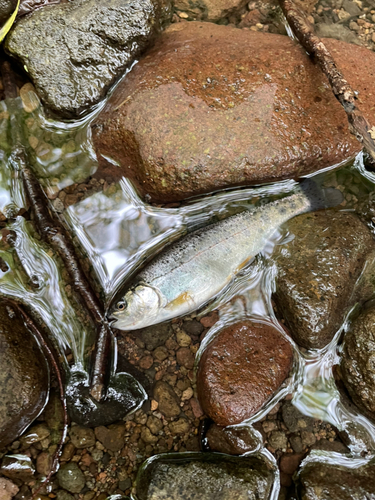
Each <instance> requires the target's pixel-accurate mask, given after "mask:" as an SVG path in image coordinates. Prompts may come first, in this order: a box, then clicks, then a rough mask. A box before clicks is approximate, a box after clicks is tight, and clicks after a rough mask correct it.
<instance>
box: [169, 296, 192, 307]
mask: <svg viewBox="0 0 375 500" xmlns="http://www.w3.org/2000/svg"><path fill="white" fill-rule="evenodd" d="M186 302H190V303H191V304H192V305H195V301H194V299H193V297H192V296H191V295H190V294H189V292H182V293H181V294H180V295H179V296H178V297H176V298H175V299H173V300H172V301H171V302H169V304H168V305H167V306H166V309H174V308H175V307H180V306H182V305H184V304H186Z"/></svg>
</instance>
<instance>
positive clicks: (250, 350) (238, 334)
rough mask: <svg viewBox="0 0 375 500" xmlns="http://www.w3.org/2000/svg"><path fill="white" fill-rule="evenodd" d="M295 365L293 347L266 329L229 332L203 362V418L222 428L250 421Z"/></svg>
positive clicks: (252, 325) (259, 325)
mask: <svg viewBox="0 0 375 500" xmlns="http://www.w3.org/2000/svg"><path fill="white" fill-rule="evenodd" d="M292 361H293V349H292V347H291V344H290V343H289V342H288V341H287V340H286V339H285V338H284V337H283V335H282V334H281V333H280V332H279V330H277V329H276V328H275V327H274V326H272V325H270V324H268V323H263V322H251V321H244V322H241V323H236V324H234V325H232V326H230V327H227V328H225V329H224V330H222V331H221V333H220V334H219V336H218V337H217V338H216V339H215V340H213V341H212V342H211V343H210V344H209V345H208V347H207V348H206V350H205V351H204V353H203V355H202V357H201V360H200V362H199V367H198V373H197V389H198V397H199V401H200V404H201V406H202V409H203V411H204V413H205V414H206V415H208V416H209V417H211V418H212V420H213V421H214V422H215V423H217V424H218V425H224V426H227V425H233V424H238V423H240V422H242V421H243V420H245V419H247V418H250V417H251V416H252V415H254V414H255V413H256V412H257V411H258V410H260V408H262V406H263V405H264V404H265V403H266V402H267V401H268V400H269V399H270V397H271V396H272V395H273V394H274V393H275V392H276V391H277V390H278V388H279V387H280V386H281V384H282V382H283V381H284V380H285V378H286V377H287V376H288V374H289V372H290V369H291V366H292Z"/></svg>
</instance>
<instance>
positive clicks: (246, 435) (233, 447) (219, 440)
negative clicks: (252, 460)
mask: <svg viewBox="0 0 375 500" xmlns="http://www.w3.org/2000/svg"><path fill="white" fill-rule="evenodd" d="M206 440H207V444H208V446H209V448H210V450H211V451H218V452H220V453H226V454H227V455H243V454H244V453H247V452H250V451H255V450H256V449H257V447H258V446H259V437H258V436H256V435H255V433H254V432H251V429H250V428H247V427H232V428H230V427H227V428H225V427H220V426H219V425H216V424H213V425H212V426H211V427H210V428H209V429H208V431H207V434H206Z"/></svg>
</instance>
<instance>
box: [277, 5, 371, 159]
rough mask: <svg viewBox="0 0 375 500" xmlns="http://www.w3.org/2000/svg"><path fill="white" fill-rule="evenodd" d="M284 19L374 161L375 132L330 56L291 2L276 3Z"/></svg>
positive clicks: (309, 24) (304, 16)
mask: <svg viewBox="0 0 375 500" xmlns="http://www.w3.org/2000/svg"><path fill="white" fill-rule="evenodd" d="M279 3H280V6H281V8H282V10H283V12H284V14H285V17H286V19H287V21H288V23H289V25H290V27H291V28H292V31H293V33H294V34H295V35H296V37H297V38H298V40H299V42H300V43H301V45H302V46H303V47H304V48H305V49H306V50H307V52H308V53H309V54H310V55H311V56H312V57H313V58H314V60H315V61H316V62H317V63H318V64H319V66H320V68H321V70H322V71H323V73H324V74H325V75H326V77H327V78H328V81H329V83H330V85H331V87H332V91H333V93H334V95H335V97H336V99H337V100H338V101H339V103H340V104H341V105H342V107H343V108H344V110H345V112H346V114H347V117H348V121H349V125H350V126H349V129H350V131H351V133H352V134H353V135H355V137H356V138H357V139H358V140H359V141H360V142H361V143H363V146H364V148H365V149H366V151H367V152H368V153H369V154H370V156H371V157H372V159H373V161H375V141H374V139H373V136H374V138H375V128H372V127H371V125H370V124H369V123H368V121H367V120H366V118H365V117H364V116H363V114H362V112H361V111H360V109H359V108H358V106H357V104H356V100H357V98H356V95H355V93H354V91H353V89H352V88H351V86H350V85H349V83H348V82H347V81H346V80H345V78H344V77H343V75H342V73H341V71H340V70H339V69H338V67H337V65H336V63H335V60H334V59H333V57H332V55H331V53H330V52H329V50H328V49H327V47H326V46H325V45H324V43H323V42H322V40H321V39H320V38H319V37H318V36H317V35H316V34H315V32H314V28H313V27H312V25H311V23H310V22H309V21H308V19H307V17H306V14H305V13H304V12H303V11H302V10H301V9H300V8H299V7H297V6H296V5H295V3H294V2H293V0H279Z"/></svg>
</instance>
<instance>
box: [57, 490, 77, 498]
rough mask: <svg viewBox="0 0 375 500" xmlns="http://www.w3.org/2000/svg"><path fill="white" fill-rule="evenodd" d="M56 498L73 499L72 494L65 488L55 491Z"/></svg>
mask: <svg viewBox="0 0 375 500" xmlns="http://www.w3.org/2000/svg"><path fill="white" fill-rule="evenodd" d="M56 497H57V500H74V496H73V495H71V494H70V493H68V492H67V491H65V490H59V491H57V492H56Z"/></svg>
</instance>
